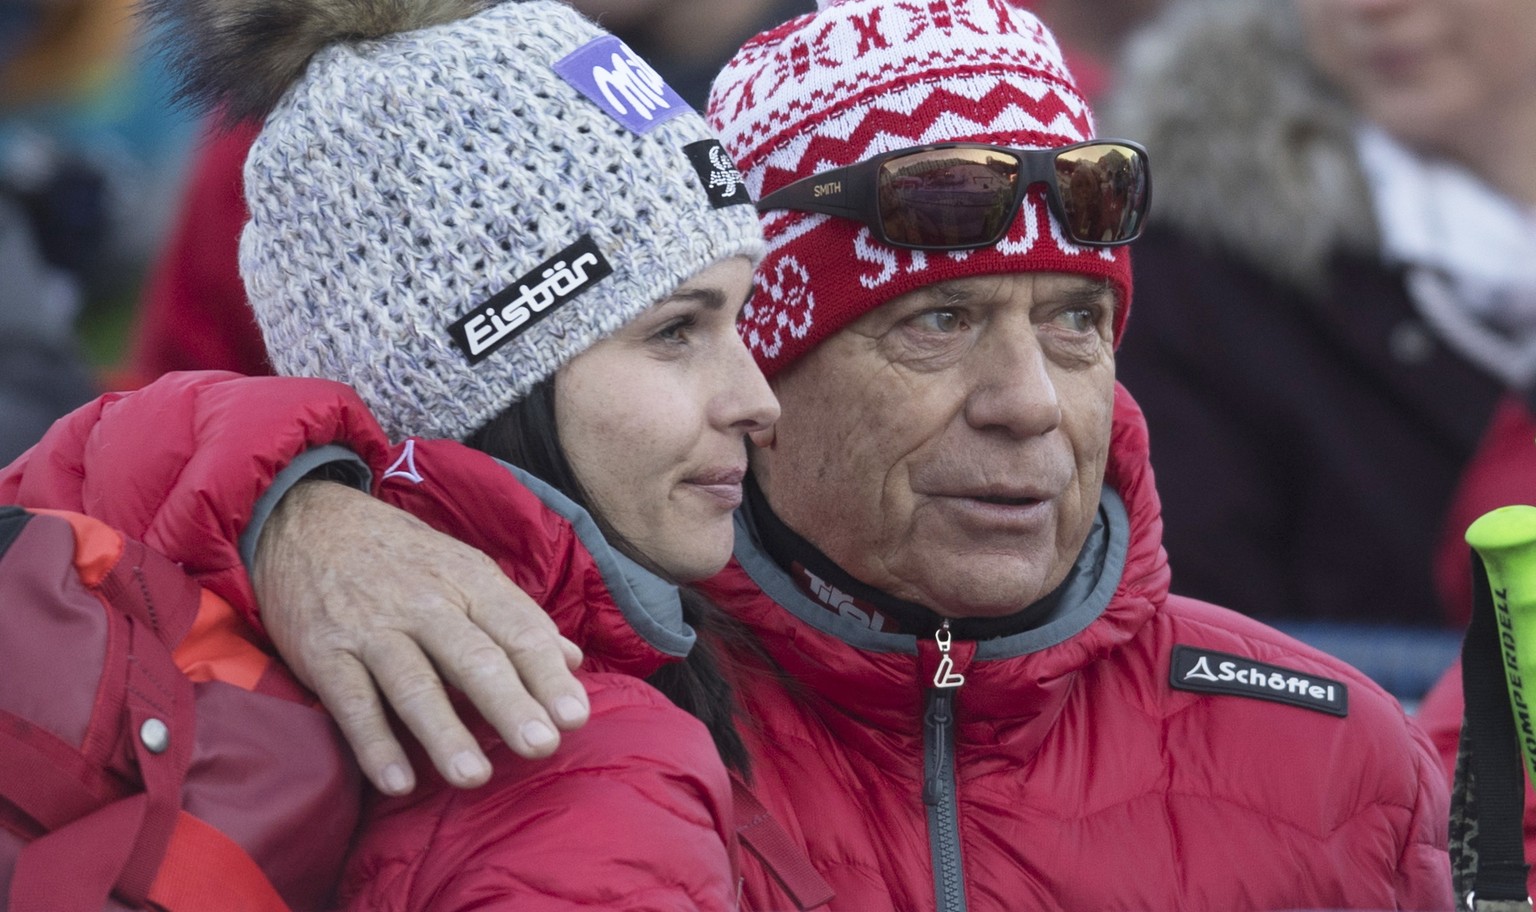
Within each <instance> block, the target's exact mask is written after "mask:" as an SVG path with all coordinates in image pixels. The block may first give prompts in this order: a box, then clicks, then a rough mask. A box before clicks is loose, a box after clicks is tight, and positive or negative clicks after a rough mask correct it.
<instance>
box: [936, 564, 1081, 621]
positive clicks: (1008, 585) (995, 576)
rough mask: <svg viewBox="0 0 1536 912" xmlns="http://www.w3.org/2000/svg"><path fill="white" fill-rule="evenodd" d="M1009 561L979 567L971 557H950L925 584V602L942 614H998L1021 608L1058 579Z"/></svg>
mask: <svg viewBox="0 0 1536 912" xmlns="http://www.w3.org/2000/svg"><path fill="white" fill-rule="evenodd" d="M1008 561H1009V562H1010V563H1012V564H1013V566H1010V567H1007V568H999V567H997V566H996V565H995V564H992V565H990V566H984V567H978V566H976V564H977V561H975V560H974V559H972V560H954V561H951V562H950V563H949V564H948V568H947V570H946V572H945V573H944V575H943V576H942V577H939V578H936V579H935V580H934V582H933V585H931V586H927V587H924V588H925V590H926V592H927V594H928V598H927V599H925V600H924V602H925V604H927V605H929V607H931V608H932V609H933V611H934V612H935V613H937V614H940V615H943V616H944V617H952V618H1000V617H1007V616H1008V615H1010V614H1017V613H1018V612H1020V611H1023V610H1024V609H1026V608H1028V607H1029V606H1030V605H1033V604H1034V603H1035V602H1037V601H1039V600H1040V599H1042V598H1044V597H1045V596H1046V595H1048V594H1050V592H1051V590H1052V589H1053V588H1055V586H1056V584H1057V583H1056V582H1052V581H1051V580H1050V578H1049V575H1048V571H1047V570H1045V569H1043V568H1039V567H1034V566H1031V565H1029V564H1027V563H1024V562H1022V561H1019V560H1017V559H1016V558H1009V559H1008ZM1058 582H1059V581H1058Z"/></svg>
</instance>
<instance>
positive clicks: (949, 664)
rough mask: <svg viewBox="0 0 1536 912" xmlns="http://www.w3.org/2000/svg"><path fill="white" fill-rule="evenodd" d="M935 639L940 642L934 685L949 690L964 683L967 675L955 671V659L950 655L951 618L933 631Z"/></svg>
mask: <svg viewBox="0 0 1536 912" xmlns="http://www.w3.org/2000/svg"><path fill="white" fill-rule="evenodd" d="M933 639H934V641H935V642H937V643H938V644H939V668H938V670H937V671H935V672H934V673H933V686H934V687H937V688H940V689H943V690H949V689H953V688H956V687H959V686H960V685H961V684H964V683H965V675H963V674H960V673H959V672H958V671H955V661H954V659H951V658H950V657H949V643H950V639H951V638H950V633H949V618H945V619H944V623H942V624H940V625H939V629H938V630H935V631H934V632H933Z"/></svg>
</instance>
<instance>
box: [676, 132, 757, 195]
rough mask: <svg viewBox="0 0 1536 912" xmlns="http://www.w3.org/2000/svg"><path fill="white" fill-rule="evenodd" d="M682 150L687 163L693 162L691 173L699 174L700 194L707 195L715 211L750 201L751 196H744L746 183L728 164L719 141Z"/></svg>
mask: <svg viewBox="0 0 1536 912" xmlns="http://www.w3.org/2000/svg"><path fill="white" fill-rule="evenodd" d="M683 151H684V152H687V153H688V160H689V161H691V162H693V170H695V171H697V172H699V180H701V181H703V182H704V192H705V193H706V194H708V195H709V202H710V204H711V205H713V206H714V207H715V208H716V209H724V208H725V207H726V206H740V205H742V204H744V203H750V202H752V197H750V196H748V195H747V182H746V181H744V180H742V179H741V171H740V169H738V168H737V167H736V163H735V162H733V161H731V157H730V155H728V154H726V151H725V147H724V146H722V145H720V141H719V140H717V139H701V140H699V141H698V142H696V143H689V144H688V145H686V146H683Z"/></svg>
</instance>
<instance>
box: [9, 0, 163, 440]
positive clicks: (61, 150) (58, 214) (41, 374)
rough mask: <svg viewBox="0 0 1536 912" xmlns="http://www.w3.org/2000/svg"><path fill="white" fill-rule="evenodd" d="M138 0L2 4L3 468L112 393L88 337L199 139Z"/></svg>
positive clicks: (139, 267)
mask: <svg viewBox="0 0 1536 912" xmlns="http://www.w3.org/2000/svg"><path fill="white" fill-rule="evenodd" d="M141 37H142V36H141V35H140V33H139V32H138V30H137V29H136V27H135V24H134V2H133V0H4V2H0V464H3V463H6V462H9V461H10V460H11V459H13V458H15V457H16V456H17V455H18V454H20V453H21V452H22V451H23V450H25V449H26V448H27V447H28V446H30V445H31V444H32V442H33V441H35V440H36V439H37V438H38V437H39V436H40V435H41V434H42V432H43V431H44V430H46V429H47V427H48V425H49V424H50V423H51V422H52V421H53V420H54V419H55V418H57V417H59V416H60V415H63V414H64V413H65V412H67V411H69V410H70V409H72V408H74V407H75V406H78V405H80V404H81V403H83V402H85V401H86V400H88V399H90V398H91V397H92V396H94V395H96V394H97V393H98V392H99V384H98V382H97V379H96V376H95V370H94V368H93V367H92V366H91V365H90V364H89V363H88V361H87V358H86V355H85V353H84V351H83V349H82V345H81V339H80V336H79V333H78V332H77V325H78V324H79V323H80V322H81V321H82V319H84V318H94V319H108V318H110V316H111V311H112V309H113V308H114V306H115V304H116V303H117V301H118V300H119V299H120V298H121V297H122V295H123V294H124V293H125V291H126V290H128V289H134V288H136V287H137V286H138V285H139V283H140V275H141V273H142V271H143V268H144V264H145V262H146V261H147V260H148V258H149V257H150V255H151V254H152V252H153V251H155V250H157V249H158V248H159V246H160V243H161V239H162V234H163V232H162V231H161V230H160V226H161V225H162V224H163V223H164V221H165V219H166V217H167V216H168V215H169V209H170V206H169V204H168V203H165V202H162V201H163V200H166V199H167V198H169V197H170V194H167V193H166V192H165V189H166V187H167V186H168V185H170V184H173V183H176V182H179V180H180V173H179V171H180V166H181V161H182V158H183V156H182V152H183V149H184V140H185V137H186V136H187V132H188V131H187V130H185V129H182V128H181V126H180V125H181V124H182V123H183V121H184V120H185V119H184V118H180V117H179V116H178V115H176V114H175V113H174V112H171V111H169V110H168V109H167V107H166V105H165V100H166V96H165V93H163V92H162V91H161V87H162V79H163V71H162V70H161V69H160V68H159V67H158V66H157V65H156V64H155V63H154V62H153V61H152V60H151V58H150V57H149V55H148V54H146V53H144V51H143V42H142V41H141V40H140V39H141Z"/></svg>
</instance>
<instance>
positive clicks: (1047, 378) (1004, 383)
mask: <svg viewBox="0 0 1536 912" xmlns="http://www.w3.org/2000/svg"><path fill="white" fill-rule="evenodd" d="M988 335H989V336H991V338H989V339H987V340H985V341H984V343H983V344H980V345H977V346H976V347H975V348H973V349H972V350H971V351H970V352H969V353H968V354H967V355H966V357H967V359H968V360H969V361H971V363H970V364H968V365H967V370H965V371H963V372H962V373H963V374H964V376H965V377H966V378H967V380H966V382H967V383H969V384H970V388H969V389H968V390H967V393H966V400H965V418H966V421H967V422H968V423H969V424H970V425H971V426H972V427H974V428H976V429H977V430H982V431H997V432H1001V433H1005V434H1007V435H1009V436H1012V437H1020V438H1022V437H1031V436H1036V435H1039V434H1045V433H1048V432H1049V431H1052V430H1055V429H1056V428H1057V427H1058V426H1059V425H1060V424H1061V400H1060V398H1059V396H1058V392H1057V389H1056V381H1055V379H1054V378H1053V377H1052V375H1051V371H1050V369H1049V361H1048V359H1047V358H1046V355H1045V352H1044V351H1043V350H1042V349H1041V347H1040V341H1039V339H1038V338H1037V337H1036V335H1035V331H1034V327H1033V326H1031V325H1028V324H1025V325H1022V326H1011V327H994V328H993V330H992V331H991V332H989V333H988Z"/></svg>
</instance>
